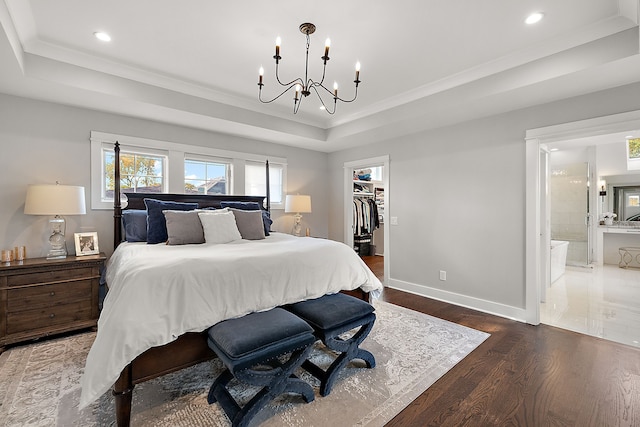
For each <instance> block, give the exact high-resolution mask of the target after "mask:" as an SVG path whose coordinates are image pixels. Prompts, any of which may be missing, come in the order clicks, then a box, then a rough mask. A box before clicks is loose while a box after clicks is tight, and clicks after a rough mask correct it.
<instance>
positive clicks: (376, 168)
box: [344, 156, 390, 283]
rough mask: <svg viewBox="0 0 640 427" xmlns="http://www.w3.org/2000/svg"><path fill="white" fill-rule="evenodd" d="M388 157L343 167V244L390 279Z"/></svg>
mask: <svg viewBox="0 0 640 427" xmlns="http://www.w3.org/2000/svg"><path fill="white" fill-rule="evenodd" d="M389 200H390V198H389V156H382V157H375V158H369V159H361V160H356V161H352V162H346V163H344V206H345V210H344V243H345V244H347V245H349V246H350V247H352V248H353V249H354V251H356V252H358V254H359V255H360V256H361V257H363V260H364V261H365V262H366V263H367V265H369V267H370V268H371V269H372V271H374V273H375V274H376V276H378V277H379V278H380V280H381V281H382V282H383V283H386V282H387V280H388V277H389V256H390V254H389V227H388V224H387V223H386V221H385V220H386V219H387V218H388V217H389V216H388V215H389V210H390V209H389Z"/></svg>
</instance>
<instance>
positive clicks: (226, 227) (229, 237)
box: [198, 211, 242, 243]
mask: <svg viewBox="0 0 640 427" xmlns="http://www.w3.org/2000/svg"><path fill="white" fill-rule="evenodd" d="M198 216H199V217H200V222H201V223H202V228H203V230H204V240H205V242H207V243H229V242H233V241H234V240H240V239H242V236H241V235H240V231H238V226H237V225H236V218H235V216H233V212H229V211H226V212H219V211H211V212H203V211H199V212H198Z"/></svg>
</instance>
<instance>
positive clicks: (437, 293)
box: [387, 278, 527, 322]
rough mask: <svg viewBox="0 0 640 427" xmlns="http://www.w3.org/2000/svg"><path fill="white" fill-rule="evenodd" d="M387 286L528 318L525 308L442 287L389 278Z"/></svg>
mask: <svg viewBox="0 0 640 427" xmlns="http://www.w3.org/2000/svg"><path fill="white" fill-rule="evenodd" d="M387 286H388V287H390V288H393V289H397V290H400V291H405V292H409V293H412V294H415V295H420V296H423V297H427V298H432V299H435V300H438V301H443V302H447V303H450V304H454V305H459V306H461V307H466V308H470V309H473V310H478V311H482V312H483V313H488V314H493V315H496V316H500V317H506V318H507V319H512V320H517V321H519V322H526V318H527V317H526V311H525V309H524V308H518V307H513V306H509V305H505V304H500V303H496V302H492V301H487V300H483V299H480V298H474V297H470V296H466V295H462V294H457V293H454V292H449V291H443V290H442V289H436V288H431V287H429V286H425V285H418V284H416V283H410V282H405V281H402V280H397V279H392V278H389V282H388V283H387Z"/></svg>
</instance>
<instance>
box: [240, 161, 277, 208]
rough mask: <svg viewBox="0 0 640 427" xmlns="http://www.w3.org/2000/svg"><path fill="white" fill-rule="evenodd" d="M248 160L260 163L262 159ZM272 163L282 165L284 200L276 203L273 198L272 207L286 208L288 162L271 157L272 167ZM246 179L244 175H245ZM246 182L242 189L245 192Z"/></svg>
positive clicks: (270, 163)
mask: <svg viewBox="0 0 640 427" xmlns="http://www.w3.org/2000/svg"><path fill="white" fill-rule="evenodd" d="M247 161H248V162H255V163H260V161H257V162H256V161H255V160H247ZM272 165H278V166H281V167H282V200H281V201H280V203H276V202H274V201H273V200H271V209H284V202H285V199H286V195H287V164H286V163H281V162H280V161H278V160H277V158H273V160H272V158H269V166H270V167H271V166H272ZM242 173H243V176H244V173H245V171H244V165H243V170H242ZM243 179H244V177H243ZM244 188H245V186H244V183H243V185H242V191H243V194H244V191H245V190H244Z"/></svg>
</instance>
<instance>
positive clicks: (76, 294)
mask: <svg viewBox="0 0 640 427" xmlns="http://www.w3.org/2000/svg"><path fill="white" fill-rule="evenodd" d="M91 286H92V281H91V279H85V280H78V281H75V282H73V283H56V284H53V285H43V286H30V287H24V288H18V289H9V290H8V292H7V312H9V313H13V312H16V311H23V310H34V309H38V308H45V307H53V306H56V305H64V304H70V303H73V302H77V301H90V300H91V289H92V287H91Z"/></svg>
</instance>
